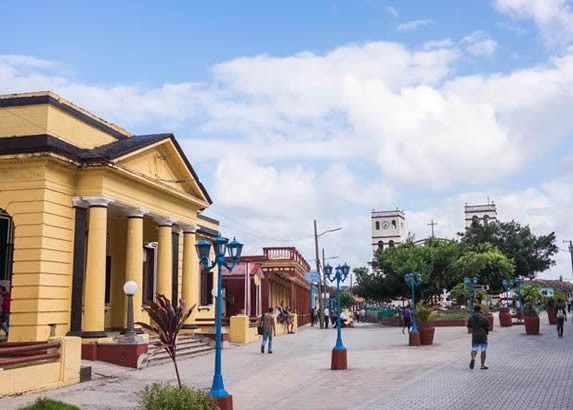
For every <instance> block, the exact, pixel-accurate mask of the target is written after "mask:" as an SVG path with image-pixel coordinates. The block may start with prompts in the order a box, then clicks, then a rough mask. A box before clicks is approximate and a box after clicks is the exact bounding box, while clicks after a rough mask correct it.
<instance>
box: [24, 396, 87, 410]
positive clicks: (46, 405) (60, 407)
mask: <svg viewBox="0 0 573 410" xmlns="http://www.w3.org/2000/svg"><path fill="white" fill-rule="evenodd" d="M18 410H80V408H79V407H76V406H72V405H71V404H67V403H64V402H61V401H57V400H52V399H47V398H45V397H40V398H39V399H38V400H36V401H35V402H34V404H30V405H29V406H26V407H20V408H19V409H18Z"/></svg>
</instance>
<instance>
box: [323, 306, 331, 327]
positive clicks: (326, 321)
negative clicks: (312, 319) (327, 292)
mask: <svg viewBox="0 0 573 410" xmlns="http://www.w3.org/2000/svg"><path fill="white" fill-rule="evenodd" d="M329 320H330V310H329V309H328V307H325V308H324V328H325V329H328V322H329Z"/></svg>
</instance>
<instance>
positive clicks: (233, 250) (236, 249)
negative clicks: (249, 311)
mask: <svg viewBox="0 0 573 410" xmlns="http://www.w3.org/2000/svg"><path fill="white" fill-rule="evenodd" d="M195 247H196V248H197V254H198V256H199V261H200V262H201V265H202V266H203V268H205V269H206V270H208V271H210V270H212V269H213V268H214V267H215V266H217V300H216V301H215V329H216V330H215V331H216V336H215V374H214V375H213V384H212V386H211V391H210V392H209V394H210V395H211V397H212V398H213V399H215V401H216V402H217V405H218V406H219V408H220V409H221V410H232V409H233V396H231V395H230V394H229V393H228V392H227V391H226V390H225V386H224V384H223V374H222V371H221V351H222V348H223V346H222V331H221V320H222V317H221V316H222V313H223V304H222V299H223V298H222V287H223V275H222V273H223V272H222V267H223V266H224V267H225V268H227V269H228V270H229V272H230V271H232V270H233V268H234V267H235V266H236V265H237V263H239V259H240V258H241V251H242V250H243V244H242V243H240V242H238V241H237V240H236V239H233V240H232V241H230V242H229V240H228V239H226V238H223V237H221V236H217V237H216V238H215V240H213V248H214V251H215V260H214V261H213V263H211V262H210V261H209V255H210V253H211V243H210V242H208V241H206V240H205V239H201V240H200V241H199V242H197V245H195ZM227 250H228V252H229V257H230V259H231V264H230V265H229V264H228V263H227V260H226V258H225V253H227Z"/></svg>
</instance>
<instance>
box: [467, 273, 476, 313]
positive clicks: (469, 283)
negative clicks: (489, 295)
mask: <svg viewBox="0 0 573 410" xmlns="http://www.w3.org/2000/svg"><path fill="white" fill-rule="evenodd" d="M477 281H478V278H477V277H475V276H474V277H473V278H464V285H466V287H467V288H468V289H469V291H470V299H469V306H468V310H469V312H470V314H473V313H474V296H475V295H474V294H475V285H476V284H477Z"/></svg>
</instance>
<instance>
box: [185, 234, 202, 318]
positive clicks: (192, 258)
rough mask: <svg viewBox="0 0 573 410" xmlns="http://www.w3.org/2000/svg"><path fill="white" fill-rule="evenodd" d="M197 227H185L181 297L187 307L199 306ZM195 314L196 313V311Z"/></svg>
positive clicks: (192, 316)
mask: <svg viewBox="0 0 573 410" xmlns="http://www.w3.org/2000/svg"><path fill="white" fill-rule="evenodd" d="M195 232H197V226H183V279H182V281H181V297H182V298H183V300H185V303H186V304H187V307H188V308H190V307H191V306H193V305H195V304H197V305H199V257H198V256H197V252H196V251H195V243H196V234H195ZM194 313H195V311H194ZM194 316H195V315H194V314H193V315H191V316H189V319H187V322H186V323H187V324H190V323H192V322H193V320H194Z"/></svg>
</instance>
